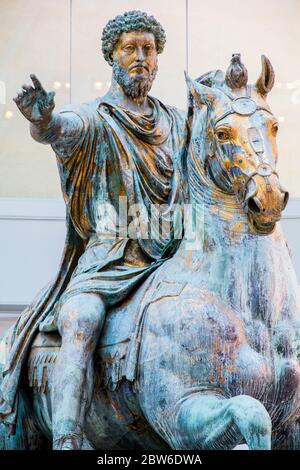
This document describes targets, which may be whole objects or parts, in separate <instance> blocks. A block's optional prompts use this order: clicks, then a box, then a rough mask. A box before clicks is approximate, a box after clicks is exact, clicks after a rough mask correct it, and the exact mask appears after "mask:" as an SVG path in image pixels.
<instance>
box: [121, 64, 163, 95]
mask: <svg viewBox="0 0 300 470" xmlns="http://www.w3.org/2000/svg"><path fill="white" fill-rule="evenodd" d="M156 72H157V66H156V67H155V68H154V69H153V70H152V71H151V72H148V74H147V76H145V77H144V76H140V75H135V76H133V77H131V76H130V75H129V73H128V71H127V70H126V69H123V68H122V67H121V66H120V65H119V64H118V63H117V62H116V61H114V64H113V78H115V80H116V81H117V83H118V84H119V85H120V86H121V88H122V89H123V91H124V93H125V95H126V96H128V97H129V98H132V99H133V98H146V96H147V95H148V93H149V91H150V89H151V87H152V83H153V80H154V79H155V76H156Z"/></svg>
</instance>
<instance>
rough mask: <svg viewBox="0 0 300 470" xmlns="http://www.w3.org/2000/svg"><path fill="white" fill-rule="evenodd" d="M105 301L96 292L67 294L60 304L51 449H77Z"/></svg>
mask: <svg viewBox="0 0 300 470" xmlns="http://www.w3.org/2000/svg"><path fill="white" fill-rule="evenodd" d="M104 316H105V305H104V303H103V302H102V300H101V298H100V296H98V295H97V294H90V293H83V294H78V295H76V296H75V295H74V296H72V297H70V298H69V299H68V300H67V301H66V302H65V303H64V304H63V306H62V308H61V310H60V314H59V319H58V329H59V333H60V334H61V337H62V346H61V349H60V351H59V354H58V357H57V361H56V364H55V368H54V371H53V380H52V387H51V398H52V433H53V448H54V449H62V450H67V449H80V448H81V446H82V439H83V425H84V420H85V414H86V411H87V409H88V406H89V404H90V401H91V397H92V392H93V355H94V351H95V347H96V344H97V341H98V338H99V335H100V332H101V329H102V326H103V322H104Z"/></svg>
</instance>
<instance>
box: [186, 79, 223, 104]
mask: <svg viewBox="0 0 300 470" xmlns="http://www.w3.org/2000/svg"><path fill="white" fill-rule="evenodd" d="M184 74H185V81H186V84H187V87H188V90H189V92H190V94H191V95H192V97H193V98H194V100H195V101H196V103H197V104H198V106H199V107H200V108H201V107H202V106H203V105H205V106H207V107H212V105H213V103H214V101H216V100H221V99H222V95H223V94H222V92H221V91H219V90H217V89H216V88H211V87H209V86H206V85H203V84H202V83H199V82H198V81H196V80H193V79H192V78H191V77H189V76H188V74H187V73H186V72H184Z"/></svg>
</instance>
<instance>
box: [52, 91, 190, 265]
mask: <svg viewBox="0 0 300 470" xmlns="http://www.w3.org/2000/svg"><path fill="white" fill-rule="evenodd" d="M151 102H152V103H153V113H152V115H151V117H147V116H146V117H144V118H143V117H141V116H138V115H135V114H134V113H129V112H128V111H125V110H123V109H121V108H116V107H113V106H111V105H110V104H109V103H100V104H99V105H98V106H97V109H96V110H95V109H93V108H91V107H90V106H87V105H85V106H82V108H80V110H79V111H76V112H77V113H78V114H79V112H80V117H81V119H83V121H84V135H85V137H84V141H83V142H80V144H79V146H78V149H76V148H75V149H74V150H73V152H72V154H71V155H70V156H68V157H65V156H64V157H61V156H60V155H58V162H59V166H60V173H61V175H62V176H63V178H62V189H63V193H64V196H65V200H66V202H67V206H68V209H69V212H70V216H71V218H72V221H73V224H74V226H75V228H76V230H77V232H78V233H79V234H80V236H81V237H82V238H83V239H87V238H89V237H90V236H91V234H92V235H94V234H95V233H98V234H99V238H101V237H105V236H107V233H104V231H105V227H106V226H107V225H109V222H110V221H109V220H108V221H107V224H106V221H105V214H104V212H103V205H104V204H110V205H111V207H112V208H114V209H115V210H116V213H117V216H119V215H120V214H119V211H118V209H119V201H120V199H119V198H120V196H121V197H126V198H127V208H131V209H132V208H133V206H134V205H138V206H139V207H143V208H144V210H145V213H146V214H147V216H148V220H150V218H151V216H153V212H152V213H151V205H163V204H165V205H167V206H170V205H174V204H176V203H177V202H179V199H178V198H179V196H180V189H179V174H178V171H177V167H176V160H177V156H178V155H179V153H180V151H181V147H182V144H183V126H184V121H183V119H182V114H181V113H180V112H178V111H177V110H175V109H173V108H169V107H165V106H163V105H162V104H161V103H160V102H159V101H158V100H155V99H153V98H152V99H151ZM54 149H55V150H56V151H57V148H55V147H54ZM118 222H119V224H120V225H121V226H122V225H123V222H124V221H123V220H122V216H121V217H120V219H118ZM127 223H128V224H129V223H130V215H129V219H128V220H127ZM119 228H120V227H119ZM111 230H112V229H111V227H110V231H111ZM117 236H118V232H117ZM137 238H138V241H139V244H140V245H141V248H142V249H143V250H144V251H145V252H146V253H147V255H149V256H150V257H152V258H154V259H155V258H159V257H160V256H161V253H162V251H163V250H164V245H165V244H166V243H167V241H168V240H166V239H163V237H160V236H157V237H155V239H151V240H147V241H146V240H145V238H144V237H139V236H137Z"/></svg>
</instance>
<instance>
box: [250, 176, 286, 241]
mask: <svg viewBox="0 0 300 470" xmlns="http://www.w3.org/2000/svg"><path fill="white" fill-rule="evenodd" d="M288 200H289V193H288V191H286V190H285V189H283V188H282V186H281V185H280V183H279V179H278V176H277V174H276V173H272V174H270V175H268V177H265V176H263V175H261V174H258V173H257V174H255V175H254V176H252V177H251V178H250V179H249V181H248V184H247V187H246V192H245V199H244V209H245V211H246V213H247V215H248V221H249V226H250V229H251V230H252V231H253V232H254V233H255V234H259V235H269V234H270V233H272V232H273V230H274V229H275V225H276V222H278V221H279V220H280V219H281V213H282V211H283V210H284V209H285V207H286V205H287V203H288Z"/></svg>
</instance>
